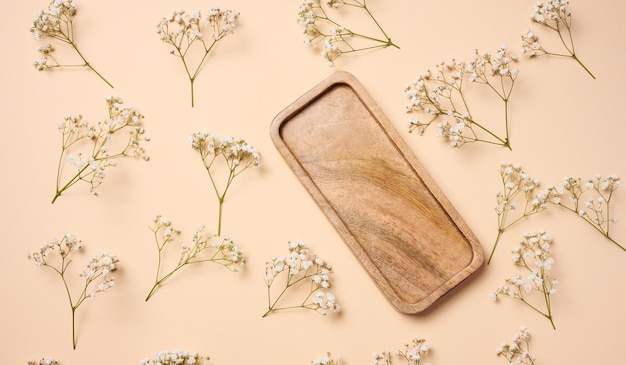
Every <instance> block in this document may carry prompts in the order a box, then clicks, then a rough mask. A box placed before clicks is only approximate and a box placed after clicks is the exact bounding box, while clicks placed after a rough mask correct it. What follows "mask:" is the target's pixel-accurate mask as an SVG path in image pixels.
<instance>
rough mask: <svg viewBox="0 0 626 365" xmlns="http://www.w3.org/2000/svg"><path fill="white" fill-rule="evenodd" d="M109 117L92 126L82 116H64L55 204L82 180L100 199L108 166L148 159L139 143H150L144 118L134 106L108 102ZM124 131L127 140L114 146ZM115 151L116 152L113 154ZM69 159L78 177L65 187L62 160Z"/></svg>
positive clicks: (61, 124) (68, 182)
mask: <svg viewBox="0 0 626 365" xmlns="http://www.w3.org/2000/svg"><path fill="white" fill-rule="evenodd" d="M106 102H107V106H108V111H109V116H108V117H107V118H106V119H104V120H103V121H101V122H98V123H97V124H95V125H94V124H91V123H89V122H87V121H86V120H84V119H83V116H82V115H79V116H73V115H68V116H65V118H64V121H63V122H60V123H58V125H57V128H58V129H59V131H60V132H61V156H60V157H59V163H58V166H57V178H56V193H55V195H54V198H53V199H52V203H53V204H54V202H55V201H56V200H57V198H58V197H59V196H61V194H63V192H65V190H67V189H68V188H70V187H71V186H72V185H74V184H76V183H77V182H79V181H85V182H87V183H89V184H90V185H91V188H90V192H91V194H92V195H94V196H99V194H100V193H99V192H98V190H97V188H98V187H99V186H100V184H102V181H103V180H104V177H105V173H104V170H105V169H106V168H108V167H113V166H115V160H116V159H118V158H122V157H132V158H143V159H144V160H146V161H147V160H148V159H149V157H148V156H147V155H146V154H145V150H144V148H143V147H142V146H141V144H140V142H141V141H142V140H145V141H149V140H150V138H148V137H145V138H142V135H143V134H144V129H143V127H142V126H141V121H142V119H143V115H141V114H140V113H138V112H137V111H136V110H135V109H134V108H133V107H132V106H124V105H123V101H122V99H120V98H117V97H108V98H107V99H106ZM122 132H126V133H127V138H128V140H127V141H126V143H125V144H124V145H122V146H120V145H117V144H115V143H112V141H113V136H114V135H116V134H117V135H119V134H121V133H122ZM81 146H82V147H83V148H82V150H81V151H79V152H77V153H76V155H74V154H72V155H69V156H67V157H66V154H67V153H68V152H69V150H70V149H73V148H77V149H80V147H81ZM113 149H116V150H115V151H113ZM66 159H67V162H68V163H69V164H70V165H73V166H74V167H75V168H76V173H75V175H74V176H73V177H72V178H71V179H69V181H67V182H66V183H65V184H63V183H61V177H62V176H61V170H62V165H63V161H65V160H66Z"/></svg>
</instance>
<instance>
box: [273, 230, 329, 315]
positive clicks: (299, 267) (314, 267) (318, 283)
mask: <svg viewBox="0 0 626 365" xmlns="http://www.w3.org/2000/svg"><path fill="white" fill-rule="evenodd" d="M288 248H289V256H287V257H285V256H281V257H276V256H274V257H272V258H271V259H270V261H268V262H266V263H265V284H266V285H267V306H268V309H267V312H265V314H263V317H266V316H267V315H268V314H270V313H272V312H277V311H279V310H285V309H295V308H304V309H309V310H313V311H316V312H318V313H320V314H323V315H327V314H329V313H330V312H331V311H333V312H339V310H340V307H339V304H337V302H336V300H335V296H334V295H333V294H331V293H330V292H328V291H326V289H328V288H329V287H330V281H329V279H330V274H331V272H332V267H331V266H330V264H329V263H327V262H326V260H324V259H323V258H321V257H319V256H317V255H315V254H313V253H312V252H311V251H310V250H309V249H308V248H307V247H305V244H304V242H302V241H290V242H289V244H288ZM282 273H286V276H287V277H286V278H285V280H283V281H282V282H283V283H284V287H283V288H282V290H281V291H280V293H279V294H278V295H277V296H275V299H273V300H272V297H273V296H272V285H273V284H274V283H275V282H276V279H277V277H278V276H280V275H281V274H282ZM283 277H284V275H283ZM306 285H308V286H309V290H308V293H307V295H305V297H304V299H303V300H302V301H301V302H299V303H296V304H293V305H286V306H279V304H280V303H281V302H282V300H283V299H284V295H285V294H286V293H287V292H288V291H289V290H290V289H293V288H295V287H298V286H304V287H306ZM292 291H293V290H292Z"/></svg>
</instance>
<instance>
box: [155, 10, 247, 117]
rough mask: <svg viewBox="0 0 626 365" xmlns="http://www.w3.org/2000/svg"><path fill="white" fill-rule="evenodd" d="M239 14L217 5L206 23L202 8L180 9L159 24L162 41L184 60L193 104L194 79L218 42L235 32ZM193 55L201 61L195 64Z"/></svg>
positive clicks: (158, 29)
mask: <svg viewBox="0 0 626 365" xmlns="http://www.w3.org/2000/svg"><path fill="white" fill-rule="evenodd" d="M238 15H239V13H236V12H235V11H233V10H227V9H223V8H220V7H217V6H214V7H213V8H211V10H209V12H208V15H207V17H206V20H205V21H204V22H203V21H202V14H201V12H200V10H195V11H194V12H193V13H191V14H188V13H186V12H185V10H182V9H177V10H174V11H172V12H171V13H170V14H168V15H167V16H166V17H164V18H163V19H161V21H160V22H159V24H158V25H157V33H158V34H159V37H160V38H161V40H162V41H163V42H165V43H167V44H169V45H170V46H172V47H173V49H172V50H171V51H170V53H171V54H172V55H174V56H176V57H179V58H180V59H181V61H182V62H183V66H184V67H185V72H186V73H187V77H189V83H190V86H191V107H193V106H194V82H195V81H196V79H197V78H198V75H199V74H200V70H201V69H202V67H203V66H204V64H205V63H206V61H207V57H208V55H209V53H210V52H211V50H213V47H215V45H216V44H217V42H219V41H221V40H222V39H223V38H224V37H226V36H227V35H229V34H231V33H234V32H235V23H236V20H237V17H238ZM193 57H198V58H199V59H200V61H199V62H197V63H195V64H192V62H191V60H190V58H193Z"/></svg>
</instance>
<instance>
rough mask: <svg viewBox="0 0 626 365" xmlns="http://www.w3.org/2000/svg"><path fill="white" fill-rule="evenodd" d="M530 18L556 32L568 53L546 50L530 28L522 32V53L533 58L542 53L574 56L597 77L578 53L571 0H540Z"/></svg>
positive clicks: (588, 71)
mask: <svg viewBox="0 0 626 365" xmlns="http://www.w3.org/2000/svg"><path fill="white" fill-rule="evenodd" d="M530 19H531V21H533V22H534V23H537V24H539V25H541V26H543V27H546V28H548V29H550V30H552V31H554V32H556V34H557V35H558V38H559V40H560V41H561V43H562V44H563V47H564V48H565V51H566V52H567V53H557V52H551V51H548V50H546V49H545V48H544V47H543V46H542V45H541V44H539V37H538V36H537V34H536V33H535V32H533V31H532V30H531V29H530V28H526V30H525V31H524V34H522V45H521V50H522V53H525V54H527V55H528V56H529V57H531V58H532V57H536V56H542V55H549V56H557V57H566V58H572V59H574V60H575V61H576V62H578V64H579V65H580V66H582V68H583V69H585V71H586V72H587V73H588V74H589V76H591V77H592V78H593V79H595V78H596V77H595V76H594V75H593V73H591V71H590V70H589V69H588V68H587V66H585V64H583V63H582V61H581V60H580V59H579V58H578V56H577V55H576V51H575V49H574V39H573V37H572V12H571V10H569V1H566V0H549V1H547V2H546V3H545V4H544V3H542V2H540V1H539V2H537V3H536V4H535V5H534V6H533V13H532V14H530Z"/></svg>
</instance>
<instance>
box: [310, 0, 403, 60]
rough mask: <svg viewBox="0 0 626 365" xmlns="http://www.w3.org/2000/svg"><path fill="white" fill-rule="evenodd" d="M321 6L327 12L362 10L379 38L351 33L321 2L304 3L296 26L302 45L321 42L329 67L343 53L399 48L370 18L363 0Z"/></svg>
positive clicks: (340, 0)
mask: <svg viewBox="0 0 626 365" xmlns="http://www.w3.org/2000/svg"><path fill="white" fill-rule="evenodd" d="M324 5H325V6H326V7H328V8H329V9H339V8H353V9H360V10H362V11H364V12H365V13H366V14H367V16H368V17H369V18H370V19H371V20H372V21H373V22H374V24H376V27H377V28H378V29H379V30H380V32H381V33H382V36H383V38H376V37H374V36H368V35H365V34H361V33H357V32H354V31H352V30H350V29H348V28H346V27H344V26H342V25H340V24H339V22H338V21H337V20H335V19H334V18H331V17H330V16H329V15H328V12H327V9H325V6H322V1H321V0H304V1H303V2H302V4H301V5H300V9H299V10H298V24H299V25H300V29H301V31H302V33H303V34H304V35H305V36H306V40H305V41H304V43H305V44H307V45H308V46H311V47H313V48H316V47H317V45H318V44H320V43H323V44H324V50H323V51H322V56H323V57H324V59H325V60H326V63H327V64H328V65H329V66H334V64H335V60H336V59H337V58H338V57H339V56H341V55H343V54H347V53H354V52H359V51H365V50H371V49H375V48H386V47H389V46H392V47H395V48H400V47H398V46H397V45H396V44H394V43H393V42H392V41H391V38H389V36H388V35H387V33H385V31H384V30H383V28H382V27H381V26H380V24H379V23H378V21H377V20H376V18H374V15H373V14H372V13H371V11H370V9H369V8H368V7H367V4H366V1H365V0H361V1H358V0H324Z"/></svg>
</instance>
